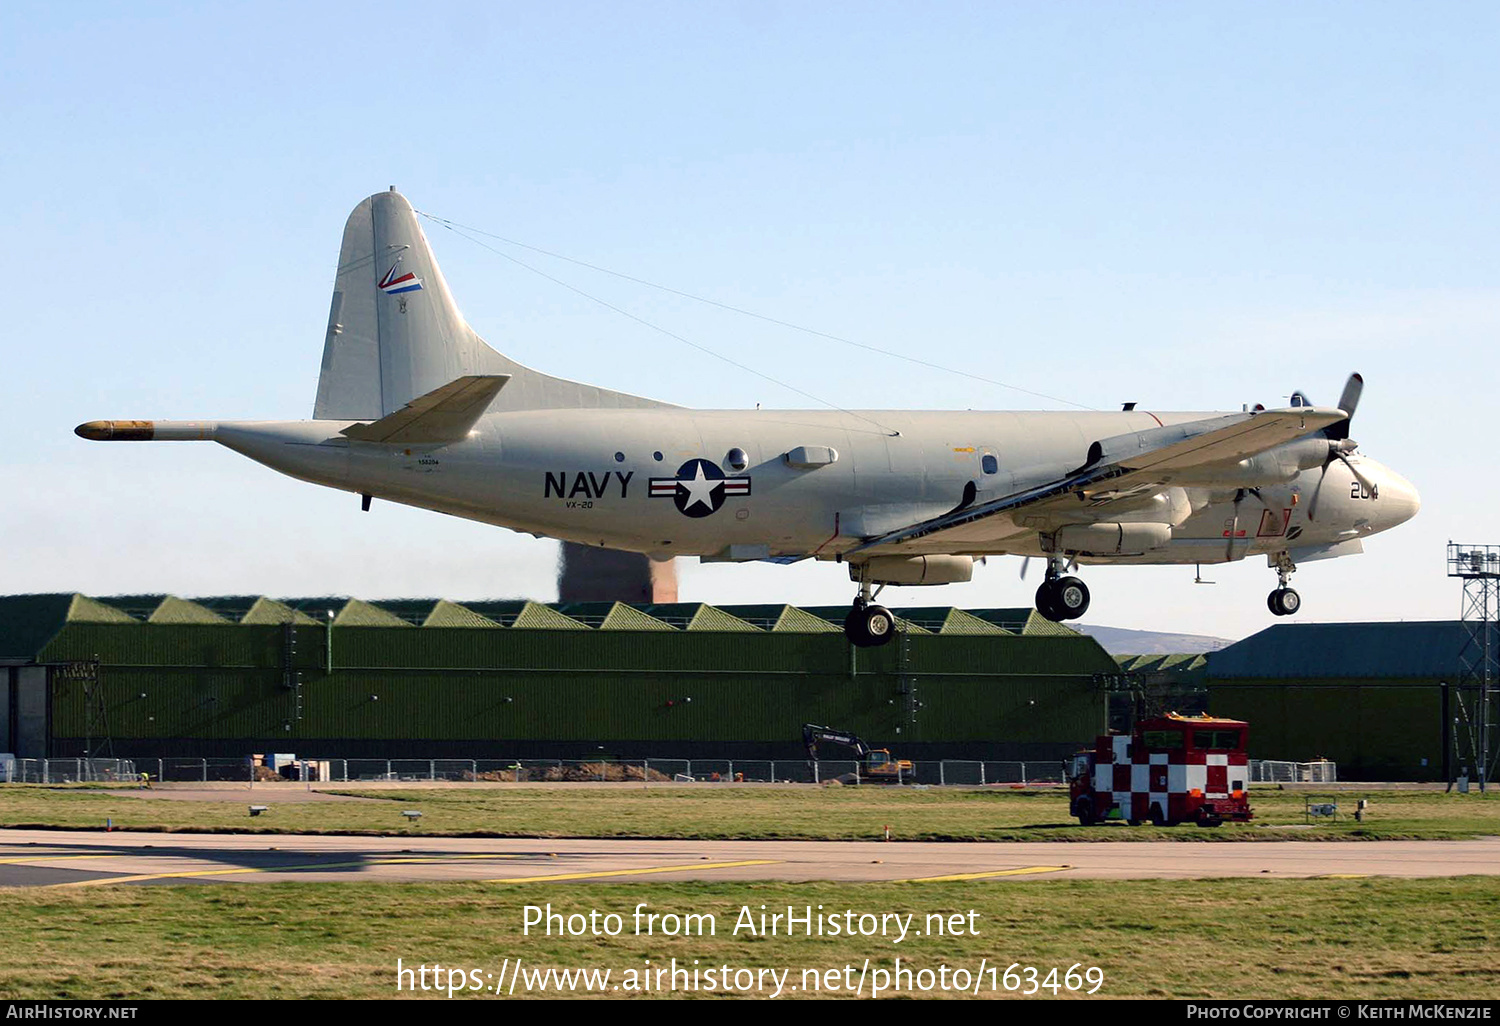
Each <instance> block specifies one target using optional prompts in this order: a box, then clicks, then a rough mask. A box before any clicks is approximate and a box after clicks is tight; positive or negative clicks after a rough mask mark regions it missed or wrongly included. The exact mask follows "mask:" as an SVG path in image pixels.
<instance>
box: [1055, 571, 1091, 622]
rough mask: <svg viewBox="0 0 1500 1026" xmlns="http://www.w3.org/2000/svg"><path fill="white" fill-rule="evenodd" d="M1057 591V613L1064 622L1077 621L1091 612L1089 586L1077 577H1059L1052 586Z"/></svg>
mask: <svg viewBox="0 0 1500 1026" xmlns="http://www.w3.org/2000/svg"><path fill="white" fill-rule="evenodd" d="M1052 587H1053V588H1055V589H1056V592H1055V593H1054V594H1055V595H1056V602H1057V606H1056V608H1057V611H1058V612H1060V613H1062V615H1063V617H1062V618H1063V619H1064V620H1076V619H1078V618H1079V617H1080V616H1082V615H1083V614H1084V613H1087V612H1088V611H1089V586H1088V585H1087V584H1084V583H1083V582H1082V581H1080V580H1079V579H1078V578H1076V577H1059V578H1058V579H1057V580H1056V581H1055V582H1054V583H1053V585H1052Z"/></svg>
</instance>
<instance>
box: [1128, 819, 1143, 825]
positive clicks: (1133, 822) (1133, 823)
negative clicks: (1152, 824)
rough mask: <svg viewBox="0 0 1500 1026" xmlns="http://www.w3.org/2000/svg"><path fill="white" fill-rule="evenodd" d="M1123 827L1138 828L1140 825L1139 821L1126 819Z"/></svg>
mask: <svg viewBox="0 0 1500 1026" xmlns="http://www.w3.org/2000/svg"><path fill="white" fill-rule="evenodd" d="M1125 825H1126V826H1140V825H1141V821H1140V820H1138V819H1127V820H1126V821H1125Z"/></svg>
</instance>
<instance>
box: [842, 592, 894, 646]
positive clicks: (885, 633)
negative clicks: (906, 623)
mask: <svg viewBox="0 0 1500 1026" xmlns="http://www.w3.org/2000/svg"><path fill="white" fill-rule="evenodd" d="M895 636H896V617H895V616H894V615H892V613H891V611H890V610H889V609H887V608H885V606H880V605H876V604H875V599H874V596H873V595H872V594H871V592H870V582H869V581H860V582H859V597H858V598H856V599H855V600H854V605H853V607H852V608H851V609H850V610H849V615H848V616H846V617H844V637H846V638H848V639H849V643H850V644H852V645H855V646H857V647H859V648H876V647H878V646H880V645H887V644H889V643H890V640H891V639H892V638H893V637H895Z"/></svg>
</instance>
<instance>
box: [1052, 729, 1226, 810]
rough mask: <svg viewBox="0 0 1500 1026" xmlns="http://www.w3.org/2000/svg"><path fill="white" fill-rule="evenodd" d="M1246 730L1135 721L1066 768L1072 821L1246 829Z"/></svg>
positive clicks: (1106, 736) (1104, 736)
mask: <svg viewBox="0 0 1500 1026" xmlns="http://www.w3.org/2000/svg"><path fill="white" fill-rule="evenodd" d="M1248 728H1249V724H1247V723H1246V722H1244V721H1243V720H1222V719H1215V718H1213V717H1211V716H1178V715H1176V714H1175V713H1169V714H1168V715H1166V716H1159V717H1155V718H1152V719H1146V720H1141V721H1140V722H1139V723H1137V724H1136V726H1135V730H1134V731H1133V732H1131V733H1130V734H1128V735H1127V734H1102V735H1100V736H1099V737H1098V738H1097V739H1096V740H1095V742H1094V749H1093V751H1083V752H1079V753H1078V754H1077V755H1075V756H1073V761H1072V763H1071V764H1070V766H1069V771H1068V798H1069V801H1070V802H1071V810H1072V814H1073V815H1075V816H1077V817H1078V822H1080V823H1082V824H1083V825H1084V826H1088V825H1090V824H1092V823H1099V822H1102V821H1105V820H1111V819H1115V820H1119V819H1123V820H1125V821H1126V822H1127V823H1129V824H1130V825H1131V826H1137V825H1139V824H1140V823H1142V822H1143V821H1146V820H1149V821H1150V822H1151V823H1152V824H1154V825H1156V826H1176V825H1177V824H1178V823H1197V824H1198V825H1199V826H1204V827H1215V826H1218V825H1219V824H1220V823H1222V822H1224V821H1225V820H1226V819H1228V820H1234V821H1237V822H1246V821H1248V820H1249V819H1250V817H1251V812H1250V802H1249V799H1248V798H1247V797H1246V788H1247V786H1248V784H1249V782H1250V768H1249V766H1248V764H1247V760H1246V758H1245V735H1246V733H1247V732H1248Z"/></svg>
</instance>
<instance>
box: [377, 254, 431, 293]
mask: <svg viewBox="0 0 1500 1026" xmlns="http://www.w3.org/2000/svg"><path fill="white" fill-rule="evenodd" d="M400 266H401V262H400V261H399V260H398V261H397V262H396V263H394V264H392V265H391V269H390V270H389V271H386V272H385V277H384V278H381V279H380V281H379V283H378V285H377V287H378V288H379V289H380V291H381V292H384V293H385V294H386V295H388V296H395V295H399V294H401V293H402V292H416V291H418V290H419V289H421V287H422V279H421V278H418V277H417V276H416V275H415V274H413V273H412V272H410V271H408V272H407V273H405V274H403V275H400V276H398V275H397V274H396V268H398V267H400Z"/></svg>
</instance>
